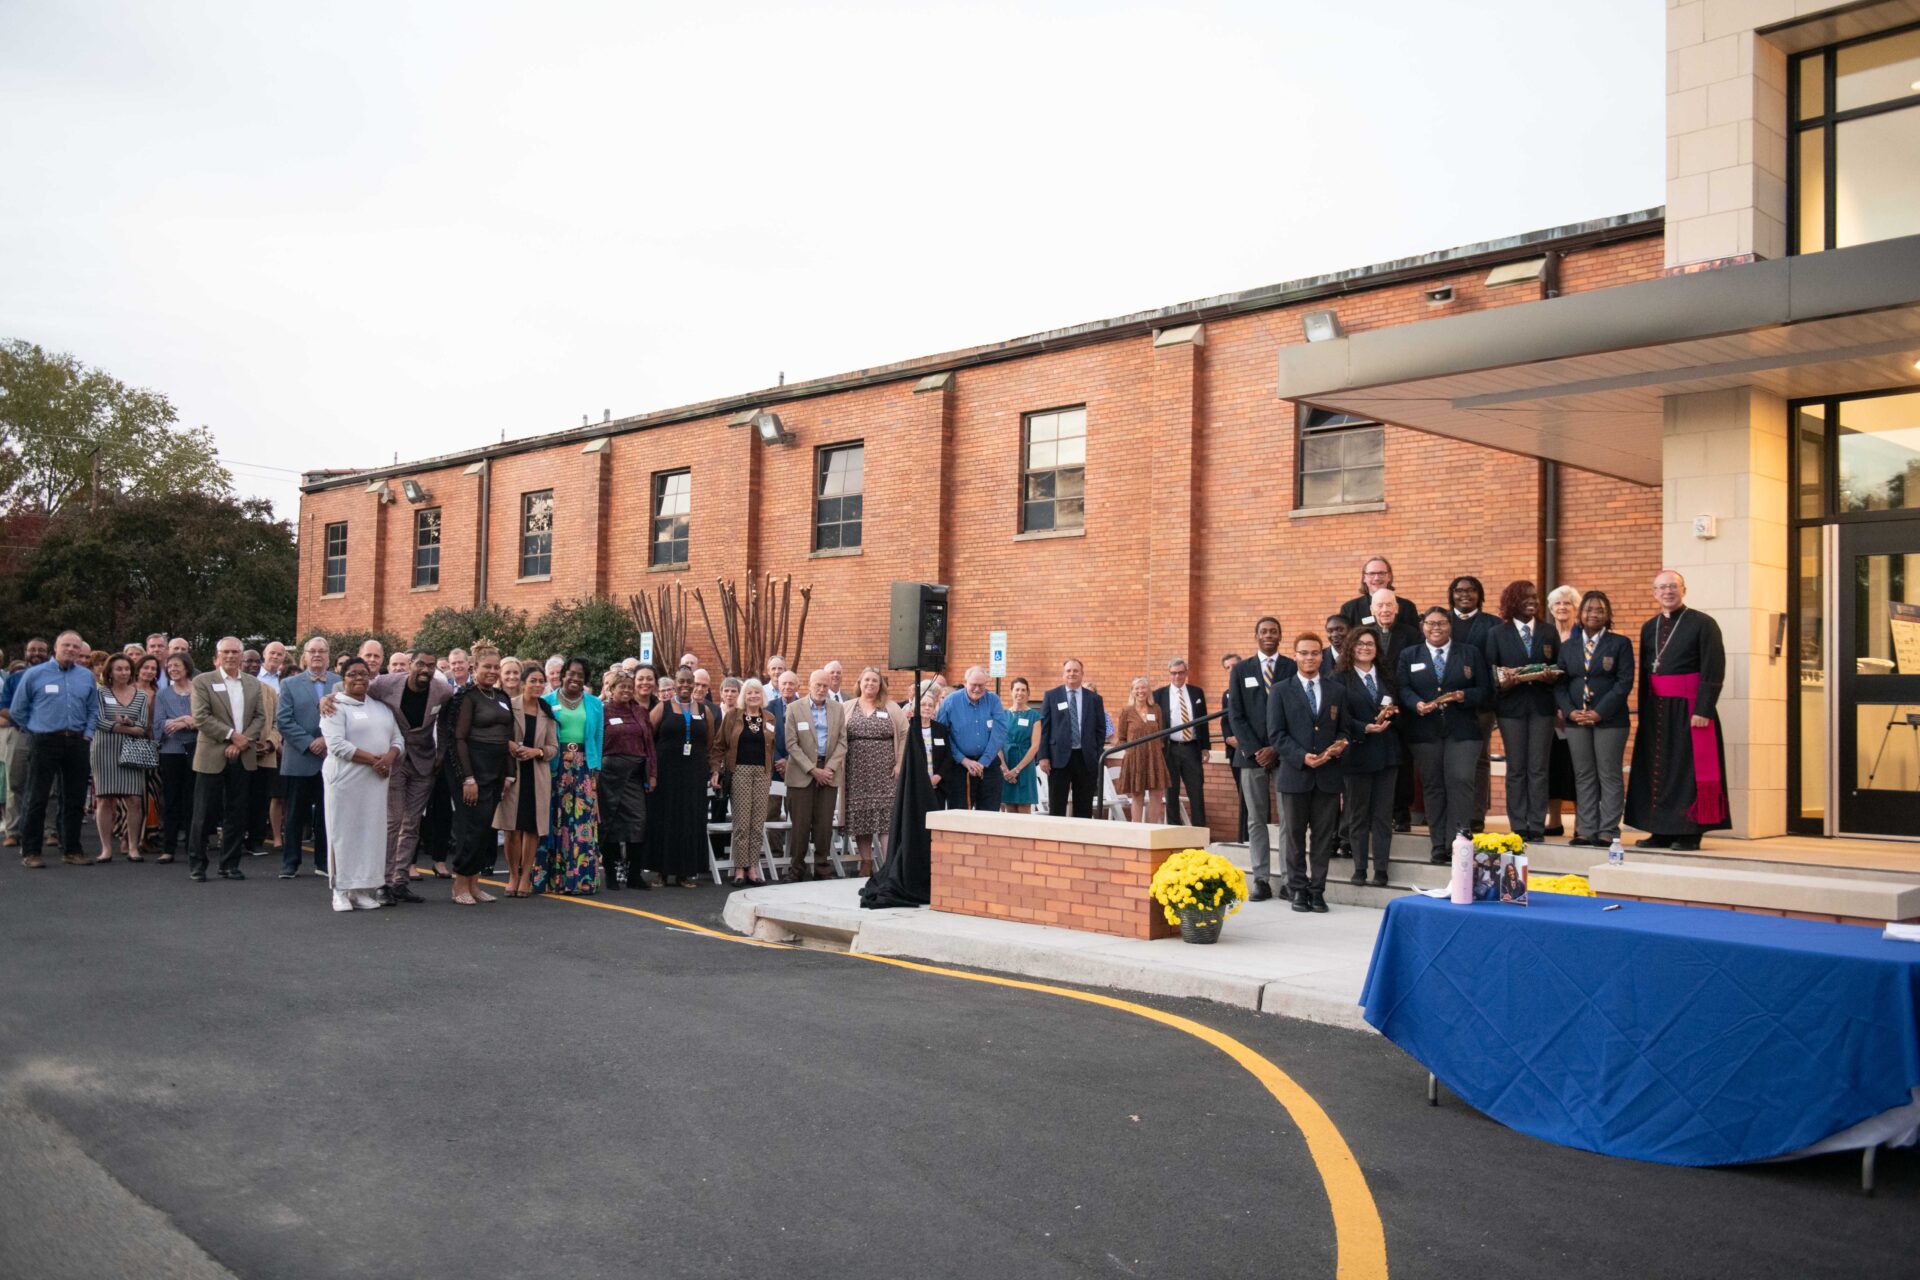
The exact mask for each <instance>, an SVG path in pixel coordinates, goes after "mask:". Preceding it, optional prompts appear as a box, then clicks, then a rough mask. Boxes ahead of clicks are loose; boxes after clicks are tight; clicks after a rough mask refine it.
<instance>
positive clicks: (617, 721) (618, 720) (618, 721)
mask: <svg viewBox="0 0 1920 1280" xmlns="http://www.w3.org/2000/svg"><path fill="white" fill-rule="evenodd" d="M607 723H608V724H625V723H626V721H624V720H622V719H621V718H620V717H619V716H614V717H613V718H612V719H610V720H608V721H607Z"/></svg>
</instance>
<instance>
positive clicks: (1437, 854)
mask: <svg viewBox="0 0 1920 1280" xmlns="http://www.w3.org/2000/svg"><path fill="white" fill-rule="evenodd" d="M1427 861H1428V862H1431V863H1432V864H1433V865H1434V866H1436V867H1450V866H1452V865H1453V855H1452V854H1451V853H1449V852H1447V851H1446V850H1445V849H1439V850H1435V851H1434V852H1433V853H1432V854H1430V855H1428V857H1427Z"/></svg>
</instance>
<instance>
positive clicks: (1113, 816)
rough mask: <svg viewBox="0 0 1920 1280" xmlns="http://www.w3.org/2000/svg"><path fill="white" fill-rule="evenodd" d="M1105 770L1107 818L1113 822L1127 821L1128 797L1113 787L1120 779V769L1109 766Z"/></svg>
mask: <svg viewBox="0 0 1920 1280" xmlns="http://www.w3.org/2000/svg"><path fill="white" fill-rule="evenodd" d="M1103 772H1105V773H1106V775H1107V818H1108V819H1109V820H1110V821H1113V822H1125V821H1126V820H1127V798H1126V797H1125V796H1123V795H1121V794H1120V793H1119V792H1118V791H1116V790H1114V787H1113V784H1114V783H1116V782H1118V781H1119V780H1120V770H1119V769H1117V768H1113V767H1111V766H1109V767H1108V768H1107V769H1105V770H1104V771H1103Z"/></svg>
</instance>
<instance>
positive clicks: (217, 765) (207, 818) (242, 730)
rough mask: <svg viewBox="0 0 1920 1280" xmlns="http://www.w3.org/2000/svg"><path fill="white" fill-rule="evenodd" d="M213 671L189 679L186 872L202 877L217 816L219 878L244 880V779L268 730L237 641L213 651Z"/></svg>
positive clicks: (256, 686)
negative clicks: (191, 732) (193, 734)
mask: <svg viewBox="0 0 1920 1280" xmlns="http://www.w3.org/2000/svg"><path fill="white" fill-rule="evenodd" d="M213 652H214V664H215V665H214V669H213V670H212V671H208V672H206V673H204V674H202V675H198V676H195V677H194V679H193V704H192V705H193V726H194V728H195V730H197V731H198V734H199V737H198V738H197V740H196V741H195V742H194V745H193V774H194V778H193V828H192V830H191V831H190V832H189V833H188V840H187V868H188V872H189V874H190V875H191V876H192V878H193V879H195V880H202V881H204V880H205V879H206V878H207V827H208V825H209V824H210V823H211V822H212V821H213V818H214V809H215V806H218V807H219V812H220V878H221V879H222V880H245V879H246V878H247V877H246V875H245V874H244V873H243V872H242V871H241V870H240V852H241V850H242V849H243V848H245V847H246V839H247V775H248V774H250V773H252V772H253V767H254V763H255V761H256V759H257V758H258V754H259V753H258V751H257V750H256V749H255V747H254V744H255V743H256V742H258V741H259V740H260V739H261V738H262V737H264V736H265V734H266V731H267V718H266V699H264V698H263V697H262V696H261V694H262V692H263V690H262V689H261V687H260V682H259V681H258V680H256V679H254V678H253V677H252V676H250V675H248V674H247V673H246V672H245V671H244V670H242V669H241V663H242V660H243V655H244V653H245V651H244V650H243V649H242V648H241V647H240V640H239V637H237V636H227V637H225V638H224V639H222V640H221V641H220V643H219V644H218V645H217V646H215V648H214V651H213Z"/></svg>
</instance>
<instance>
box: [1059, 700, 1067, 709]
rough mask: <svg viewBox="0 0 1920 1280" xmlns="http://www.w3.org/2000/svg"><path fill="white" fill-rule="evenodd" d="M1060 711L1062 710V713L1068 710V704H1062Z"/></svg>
mask: <svg viewBox="0 0 1920 1280" xmlns="http://www.w3.org/2000/svg"><path fill="white" fill-rule="evenodd" d="M1060 710H1062V711H1065V710H1067V704H1066V703H1064V702H1063V703H1061V704H1060Z"/></svg>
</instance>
